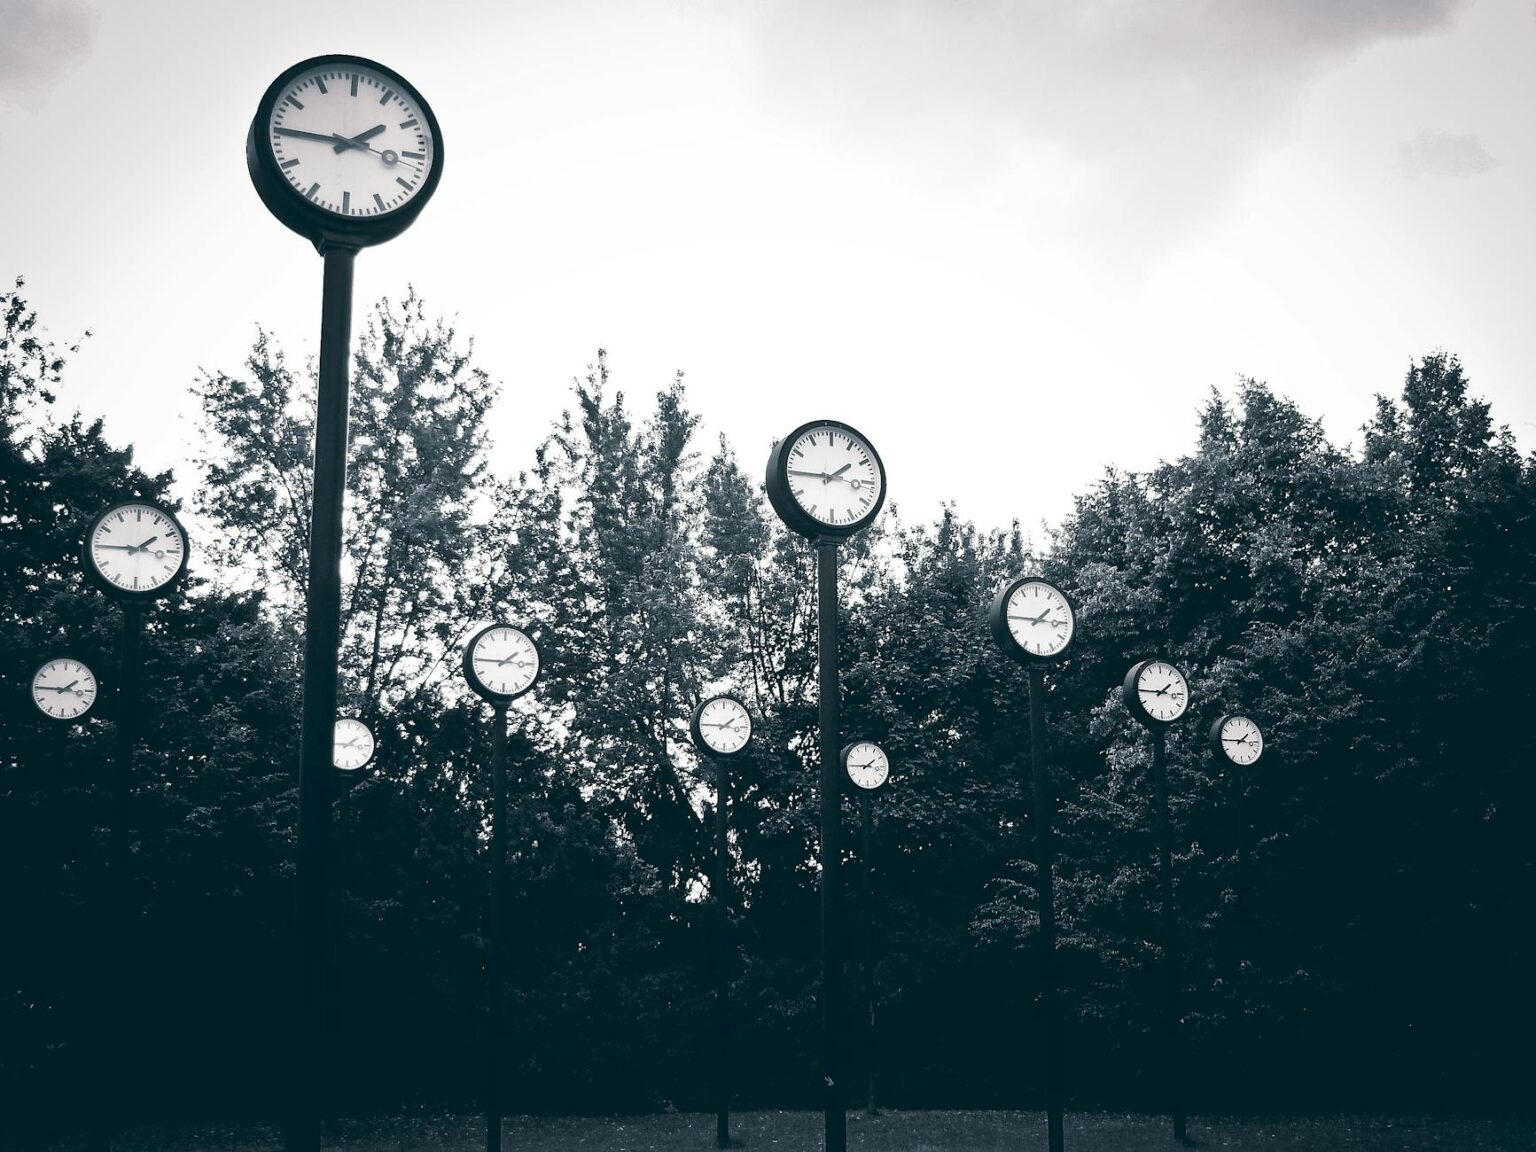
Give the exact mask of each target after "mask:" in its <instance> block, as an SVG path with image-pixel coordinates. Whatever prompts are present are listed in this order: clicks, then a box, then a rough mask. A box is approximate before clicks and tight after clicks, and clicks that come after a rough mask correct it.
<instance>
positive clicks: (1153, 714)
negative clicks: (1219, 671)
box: [1121, 659, 1189, 725]
mask: <svg viewBox="0 0 1536 1152" xmlns="http://www.w3.org/2000/svg"><path fill="white" fill-rule="evenodd" d="M1121 688H1122V690H1123V691H1124V693H1125V706H1126V707H1127V708H1129V709H1130V712H1131V715H1132V716H1134V717H1135V718H1136V719H1137V720H1138V721H1140V722H1141V723H1143V724H1147V725H1161V724H1172V723H1173V722H1174V721H1175V720H1177V719H1178V718H1179V717H1180V716H1182V715H1184V713H1185V711H1186V710H1188V708H1189V682H1188V681H1187V680H1185V678H1184V673H1182V672H1180V671H1179V670H1178V668H1176V667H1174V665H1172V664H1170V663H1169V662H1168V661H1166V660H1156V659H1154V660H1143V661H1142V662H1141V663H1139V664H1137V665H1134V666H1133V667H1132V668H1131V670H1130V671H1129V672H1127V673H1126V674H1125V682H1124V684H1122V685H1121Z"/></svg>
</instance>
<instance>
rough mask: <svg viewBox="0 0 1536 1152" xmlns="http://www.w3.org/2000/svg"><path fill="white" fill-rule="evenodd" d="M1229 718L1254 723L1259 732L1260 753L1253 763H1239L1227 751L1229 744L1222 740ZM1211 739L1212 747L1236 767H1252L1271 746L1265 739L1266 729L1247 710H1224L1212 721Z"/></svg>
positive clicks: (1255, 729)
mask: <svg viewBox="0 0 1536 1152" xmlns="http://www.w3.org/2000/svg"><path fill="white" fill-rule="evenodd" d="M1228 720H1246V721H1248V723H1250V724H1252V725H1253V729H1254V731H1255V732H1257V733H1258V734H1259V754H1258V755H1257V756H1255V757H1254V758H1253V763H1251V764H1239V763H1238V762H1237V761H1236V760H1234V759H1232V757H1231V755H1230V754H1229V753H1228V752H1227V746H1226V745H1225V744H1223V743H1222V741H1221V730H1222V728H1223V727H1224V726H1225V725H1226V723H1227V721H1228ZM1210 740H1211V749H1212V750H1213V751H1214V752H1216V753H1217V754H1218V755H1220V756H1221V757H1222V759H1223V760H1225V761H1226V762H1227V763H1228V764H1230V765H1232V766H1233V767H1234V768H1252V767H1253V765H1254V764H1257V763H1258V762H1259V761H1260V760H1262V759H1264V752H1265V750H1266V749H1267V748H1268V746H1269V745H1268V741H1266V740H1265V739H1264V729H1263V728H1262V727H1260V725H1259V722H1258V721H1257V720H1255V719H1254V718H1253V717H1252V716H1251V715H1249V714H1248V713H1247V712H1223V713H1222V714H1221V715H1220V716H1218V717H1216V719H1215V720H1213V721H1212V722H1211V734H1210Z"/></svg>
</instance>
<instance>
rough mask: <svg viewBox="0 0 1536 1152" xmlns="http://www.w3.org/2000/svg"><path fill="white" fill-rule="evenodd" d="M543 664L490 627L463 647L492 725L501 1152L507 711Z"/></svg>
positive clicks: (490, 965) (490, 1143) (489, 1083)
mask: <svg viewBox="0 0 1536 1152" xmlns="http://www.w3.org/2000/svg"><path fill="white" fill-rule="evenodd" d="M542 667H543V659H542V657H541V654H540V652H539V646H538V644H537V643H535V642H534V639H533V637H532V636H530V635H529V634H528V633H527V632H525V631H524V630H523V629H521V628H518V627H515V626H514V625H511V624H491V625H489V626H487V627H485V628H482V629H480V631H478V632H476V633H475V634H474V635H473V636H471V637H470V638H469V643H467V644H466V645H464V680H465V682H466V683H467V684H468V685H469V688H470V691H472V692H473V693H474V694H475V695H477V696H479V697H480V699H482V700H484V701H486V702H487V703H488V704H490V705H491V707H492V709H493V718H492V722H491V940H490V948H489V950H488V951H487V954H486V965H485V972H486V986H487V992H486V1019H487V1025H486V1045H485V1147H486V1152H501V965H502V960H503V958H504V955H503V954H504V953H505V951H506V924H507V914H508V913H507V831H506V825H507V705H509V704H510V703H511V702H512V701H513V700H516V699H517V698H518V697H519V696H523V695H525V694H526V693H528V692H530V691H532V689H533V686H534V684H535V683H537V681H538V678H539V670H540V669H541V668H542Z"/></svg>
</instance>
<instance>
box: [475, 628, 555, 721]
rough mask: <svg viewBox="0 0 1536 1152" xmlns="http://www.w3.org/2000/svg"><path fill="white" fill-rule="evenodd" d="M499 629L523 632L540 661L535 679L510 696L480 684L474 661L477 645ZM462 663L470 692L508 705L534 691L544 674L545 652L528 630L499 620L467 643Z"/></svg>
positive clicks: (494, 702)
mask: <svg viewBox="0 0 1536 1152" xmlns="http://www.w3.org/2000/svg"><path fill="white" fill-rule="evenodd" d="M498 628H510V629H511V630H512V631H514V632H521V633H522V634H523V635H524V636H526V637H527V638H528V643H530V644H532V645H533V654H534V656H535V657H536V658H537V659H538V664H537V666H536V667H535V668H534V670H533V678H532V679H531V680H529V681H528V683H527V685H526V686H525V687H523V688H520V689H518V690H517V691H516V692H513V693H510V694H508V693H505V692H496V691H493V690H492V689H491V688H489V687H487V686H486V685H485V684H482V683H481V682H480V678H479V676H478V675H477V674H476V673H475V663H474V659H473V657H474V652H475V645H477V644H479V643H480V641H481V640H483V639H484V638H485V635H486V633H488V632H494V631H495V630H496V629H498ZM461 663H462V667H463V671H464V679H465V681H466V682H467V683H468V684H469V688H470V691H472V692H473V693H474V694H475V695H476V696H479V697H480V698H481V699H482V700H485V701H487V702H489V703H491V704H507V703H510V702H511V701H513V700H516V699H517V698H518V697H520V696H526V695H527V694H528V693H530V692H532V691H533V687H534V685H535V684H537V683H538V682H539V677H540V676H542V675H543V674H544V650H543V649H542V648H540V647H539V642H538V641H537V640H536V639H534V636H533V633H532V632H530V631H529V630H528V629H526V628H523V627H520V626H519V625H517V624H509V623H508V622H506V621H505V620H498V621H497V622H496V623H494V624H487V625H486V626H485V627H484V628H481V629H480V630H479V631H478V632H476V633H475V634H474V635H473V636H471V637H470V638H469V639H468V640H467V641H465V644H464V655H463V659H462V662H461Z"/></svg>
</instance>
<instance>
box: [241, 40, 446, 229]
mask: <svg viewBox="0 0 1536 1152" xmlns="http://www.w3.org/2000/svg"><path fill="white" fill-rule="evenodd" d="M346 65H352V66H354V67H359V68H368V69H371V70H373V71H375V72H377V73H378V74H379V75H381V76H384V77H385V78H386V79H388V80H390V81H392V82H394V83H395V84H398V85H399V86H400V88H401V89H403V90H404V91H405V92H406V94H407V95H409V96H410V98H411V99H412V101H413V102H414V103H415V104H416V107H417V108H418V109H419V110H420V112H421V115H422V117H423V118H424V119H425V120H426V122H427V130H428V132H429V133H430V134H431V138H432V171H430V172H428V173H427V178H426V180H424V181H423V182H422V185H421V188H420V189H419V190H418V191H417V193H416V195H414V196H412V197H411V198H410V199H409V200H407V201H406V202H405V203H404V204H402V205H400V207H398V208H392V209H390V210H389V211H388V212H384V213H381V214H379V215H377V216H340V215H338V214H336V213H334V212H330V211H328V210H326V209H324V208H321V207H320V206H319V205H318V204H315V203H313V202H311V201H309V200H307V199H305V197H304V194H303V193H302V192H300V191H299V190H298V189H297V188H295V187H294V186H293V185H292V184H290V183H288V179H287V177H285V176H284V175H283V174H282V171H281V170H280V169H279V168H278V166H277V158H276V157H275V156H273V155H272V149H271V147H270V145H269V144H268V143H267V130H266V126H267V124H268V123H270V122H271V119H272V109H273V107H274V106H276V104H277V102H278V100H279V99H281V98H282V95H283V93H284V91H285V90H286V89H287V87H288V85H289V84H290V83H292V81H293V80H294V79H295V78H296V77H298V76H299V75H300V74H301V73H304V72H309V71H316V70H319V69H321V68H329V67H340V66H346ZM245 163H246V169H247V171H248V172H249V173H250V177H251V183H252V184H254V185H255V187H256V194H257V195H258V196H260V197H261V201H262V203H263V204H265V205H266V207H267V211H269V212H271V213H272V215H274V216H276V217H277V219H278V221H279V222H280V223H281V224H283V225H284V226H285V227H287V228H289V229H290V230H292V231H294V232H297V233H298V234H299V235H300V236H303V237H304V238H305V239H306V240H309V241H311V242H312V243H313V244H314V245H315V247H316V248H317V249H318V250H319V251H321V252H324V251H325V250H326V249H327V248H369V247H372V246H373V245H375V244H383V243H385V242H386V241H388V240H393V239H394V238H395V237H396V236H398V235H400V234H401V233H402V232H404V231H405V230H406V229H407V228H409V227H410V226H411V225H412V224H413V223H415V221H416V217H417V216H419V215H420V214H421V210H422V209H423V208H425V207H426V205H427V202H428V201H430V200H431V199H432V196H433V194H434V193H435V192H436V191H437V185H438V181H440V180H441V179H442V175H443V133H442V129H441V128H440V127H439V126H438V122H437V115H436V113H434V112H433V111H432V106H431V105H430V104H428V103H427V100H426V98H425V97H424V96H422V94H421V92H420V91H419V90H418V89H417V88H416V86H415V85H414V84H412V83H411V82H410V81H409V80H407V79H406V78H405V77H404V76H401V75H400V73H398V72H396V71H395V70H394V69H393V68H389V67H386V66H385V65H383V64H380V63H379V62H378V61H377V60H370V59H368V58H367V57H366V56H352V55H347V54H344V53H331V54H327V55H324V56H311V57H310V58H309V59H307V60H300V61H299V62H298V63H297V64H294V65H291V66H290V67H288V68H286V69H284V70H283V71H282V72H281V73H279V74H278V77H277V79H275V80H273V81H272V83H271V84H269V85H267V90H266V91H265V92H263V93H262V96H261V100H260V101H259V102H258V103H257V105H256V115H255V116H254V117H253V118H252V120H251V127H250V129H249V130H248V131H247V133H246V139H245Z"/></svg>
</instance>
